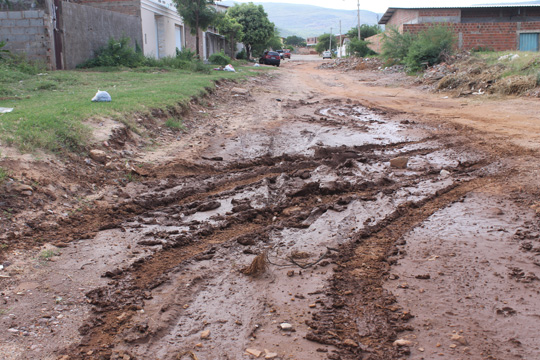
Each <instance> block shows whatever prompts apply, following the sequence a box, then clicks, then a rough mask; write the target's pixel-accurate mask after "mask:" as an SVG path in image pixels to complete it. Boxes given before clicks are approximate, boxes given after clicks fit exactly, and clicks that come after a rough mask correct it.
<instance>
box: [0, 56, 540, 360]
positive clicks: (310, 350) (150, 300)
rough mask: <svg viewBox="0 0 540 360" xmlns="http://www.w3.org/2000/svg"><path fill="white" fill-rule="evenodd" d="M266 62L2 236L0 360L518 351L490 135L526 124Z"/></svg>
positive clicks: (518, 214) (504, 198) (511, 265)
mask: <svg viewBox="0 0 540 360" xmlns="http://www.w3.org/2000/svg"><path fill="white" fill-rule="evenodd" d="M282 68H283V69H282V70H280V72H279V73H275V74H274V75H272V77H271V78H270V79H264V80H263V79H253V80H252V81H251V82H250V83H249V84H247V85H245V87H246V89H236V90H233V89H232V86H228V85H224V86H222V89H218V91H217V93H216V94H214V95H213V96H211V97H209V98H207V99H205V101H206V102H207V104H206V105H207V106H206V107H204V108H202V107H201V108H198V109H197V110H196V111H194V112H192V113H191V115H190V117H189V121H188V124H189V132H188V133H187V134H184V133H169V134H166V133H164V134H163V135H162V136H163V137H162V138H159V137H158V138H156V141H158V143H159V144H161V146H160V147H157V148H156V149H150V150H153V151H150V152H143V151H142V150H141V151H138V150H136V149H137V147H136V144H137V139H136V138H130V137H129V136H132V135H129V136H126V137H125V140H124V144H123V145H122V146H121V147H119V148H118V149H115V150H117V151H126V150H127V151H133V154H131V156H132V157H131V158H130V161H129V169H128V170H127V171H126V170H123V169H122V171H120V170H118V172H115V171H109V172H107V171H106V169H105V167H106V164H102V165H98V164H94V166H91V167H90V168H91V169H92V173H91V174H95V175H94V176H93V177H90V176H89V175H88V176H89V177H88V178H86V177H81V181H80V182H76V179H77V175H76V174H77V172H75V169H77V168H75V169H73V171H74V173H73V174H74V175H73V177H72V178H67V177H66V179H68V180H67V181H74V183H75V185H77V186H79V189H86V188H87V187H88V189H89V190H88V192H87V193H85V192H84V191H79V192H77V189H75V188H74V189H73V190H72V191H73V195H72V194H70V193H67V192H66V193H65V195H66V196H67V197H68V198H70V196H75V194H78V196H80V197H81V200H77V201H80V202H83V203H86V202H90V203H91V204H92V205H91V206H84V207H81V209H80V210H77V212H75V213H72V214H67V216H62V217H58V216H56V217H55V216H52V215H53V214H51V218H50V219H48V222H47V223H42V222H40V221H36V222H35V223H36V224H37V225H35V226H33V227H32V226H29V225H27V226H29V228H28V229H27V230H25V231H20V230H13V231H12V233H14V234H15V235H11V236H10V237H9V238H8V239H9V241H10V242H9V245H10V246H11V247H12V249H10V250H12V251H6V250H5V251H4V253H3V254H4V259H3V263H2V264H3V266H4V268H3V269H2V270H0V276H1V278H0V281H1V286H2V298H1V301H2V302H3V304H2V305H0V310H1V312H0V322H1V323H2V325H3V327H4V328H6V329H8V331H6V332H3V333H1V334H0V339H1V341H0V343H1V344H2V345H0V354H1V355H2V356H3V357H5V358H6V359H36V358H40V359H63V360H67V359H162V360H164V359H213V358H219V359H250V358H256V357H259V358H263V357H265V358H268V359H271V358H274V359H298V360H308V359H309V360H314V359H333V360H336V359H343V360H345V359H359V358H363V359H399V358H407V357H409V356H411V355H412V358H434V357H441V358H447V359H459V358H468V359H484V358H489V357H491V358H508V356H511V357H512V358H514V357H515V358H519V357H521V358H535V357H537V355H538V354H539V353H538V349H537V348H536V344H535V338H534V334H536V333H538V330H540V329H538V322H537V321H536V317H537V316H538V315H537V313H536V310H535V309H536V308H538V305H539V304H538V300H537V296H536V290H535V286H536V285H537V281H538V277H537V276H536V273H537V272H538V271H537V265H535V264H536V263H537V262H538V261H537V254H538V252H537V248H538V247H539V245H538V233H539V232H540V227H539V221H538V217H537V216H536V214H535V210H534V209H536V206H537V205H538V204H537V203H536V200H537V198H538V191H537V186H536V185H538V179H537V178H536V176H535V175H534V174H535V173H534V171H535V170H534V169H535V168H536V167H537V164H538V161H537V160H536V156H535V154H536V149H535V148H533V147H529V149H526V148H524V147H518V146H517V145H516V142H515V141H513V140H515V139H512V141H508V140H509V138H513V137H512V136H511V135H508V134H507V135H506V136H501V134H500V131H501V130H500V129H498V127H497V126H503V125H504V126H508V127H511V125H513V123H512V121H519V120H520V119H522V117H526V116H528V113H527V109H521V110H520V112H519V113H517V114H515V113H513V116H514V117H513V118H512V119H509V118H507V117H506V116H507V115H508V114H509V113H508V112H501V111H502V110H501V109H504V106H508V107H509V108H510V105H504V104H499V103H497V104H473V103H468V104H467V105H466V106H461V105H460V103H458V102H457V101H456V100H455V99H440V96H435V95H432V94H424V93H421V92H419V91H418V90H417V89H415V88H412V87H408V88H407V87H402V88H396V87H394V85H395V83H396V82H395V81H394V80H396V79H398V76H399V75H398V74H391V75H388V76H387V77H382V78H381V77H380V75H378V74H377V73H375V72H370V71H364V72H360V73H357V74H353V75H350V73H348V74H347V75H344V74H341V73H337V72H332V71H323V70H315V69H314V68H315V65H309V64H301V63H295V62H286V63H285V66H283V67H282ZM268 82H276V83H279V84H287V86H286V87H282V88H280V89H279V90H278V89H277V88H273V87H268V86H267V84H268ZM244 90H245V91H244ZM482 106H483V107H482ZM487 108H491V110H490V111H491V113H498V117H497V118H496V120H495V121H493V122H489V121H488V120H492V119H487V118H485V117H486V116H489V115H490V114H491V113H485V112H484V109H487ZM473 114H474V116H469V115H473ZM497 121H499V123H497ZM465 123H466V124H467V125H470V126H464V125H463V124H465ZM531 126H534V125H531ZM479 129H480V130H479ZM531 129H532V128H529V130H531ZM520 134H521V133H520ZM521 135H522V136H523V137H521V138H519V139H517V140H518V142H521V143H522V144H528V141H529V140H533V139H535V136H537V135H536V134H532V133H527V132H525V131H524V132H523V133H522V134H521ZM113 149H114V148H113ZM105 151H106V155H107V156H111V155H112V154H115V152H114V151H113V150H111V149H105ZM159 159H162V160H159ZM139 165H142V166H139ZM85 166H89V165H86V162H85V163H84V165H83V163H81V164H80V168H78V169H79V171H82V169H86V168H85ZM66 168H69V167H66ZM531 170H534V171H531ZM66 171H67V170H66ZM65 173H66V172H62V173H61V174H65ZM83 173H88V170H85V171H83ZM99 174H101V175H102V178H103V180H102V181H101V182H99V181H98V179H99ZM126 174H130V175H128V177H130V178H129V179H127V180H129V181H121V179H122V178H124V179H126ZM85 179H89V180H88V181H86V180H85ZM51 183H52V182H51ZM85 184H86V185H85ZM92 184H93V185H92ZM39 188H41V187H39V186H33V187H32V189H31V190H30V189H26V190H21V191H31V192H32V193H31V194H22V195H10V197H9V201H20V202H21V209H24V205H23V204H24V202H23V201H26V200H30V202H32V203H33V204H34V205H33V206H40V202H39V200H40V199H41V198H40V196H41V194H42V192H41V191H36V190H37V189H39ZM90 189H91V190H90ZM12 194H13V193H12ZM23 195H25V196H26V197H23ZM95 195H98V197H97V198H94V196H95ZM45 196H47V195H45ZM62 197H63V196H62ZM63 198H64V199H66V198H65V197H63ZM34 200H37V201H34ZM43 200H46V199H45V198H43ZM49 200H50V201H54V200H52V198H50V199H49ZM63 201H64V200H60V201H59V202H63ZM66 201H74V199H72V198H70V199H69V200H68V199H66ZM43 203H45V202H43ZM57 205H58V206H59V204H57ZM64 206H65V205H64ZM531 206H532V208H531ZM43 211H44V212H46V211H47V209H46V208H44V210H43ZM23 213H24V212H23V211H22V210H21V212H20V213H19V214H20V215H19V216H20V217H18V218H17V217H15V218H12V220H14V219H18V220H21V219H25V218H24V217H23V216H22V214H23ZM25 221H26V222H28V220H25ZM52 222H55V223H56V225H54V224H53V223H52ZM17 231H18V232H17ZM40 242H46V243H47V244H48V245H47V246H46V247H45V248H43V249H42V248H36V246H38V245H31V244H40ZM54 245H56V246H54ZM59 246H61V247H59ZM25 248H26V249H27V250H24V249H25ZM13 249H15V250H16V251H13ZM514 320H519V321H514Z"/></svg>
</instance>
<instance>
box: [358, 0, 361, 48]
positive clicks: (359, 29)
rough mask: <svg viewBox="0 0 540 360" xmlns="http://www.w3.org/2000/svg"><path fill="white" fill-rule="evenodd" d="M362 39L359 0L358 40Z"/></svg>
mask: <svg viewBox="0 0 540 360" xmlns="http://www.w3.org/2000/svg"><path fill="white" fill-rule="evenodd" d="M360 39H361V38H360V0H358V40H360Z"/></svg>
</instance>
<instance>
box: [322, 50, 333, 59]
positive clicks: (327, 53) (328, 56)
mask: <svg viewBox="0 0 540 360" xmlns="http://www.w3.org/2000/svg"><path fill="white" fill-rule="evenodd" d="M322 58H323V59H331V58H332V53H331V52H330V51H329V50H326V51H323V53H322Z"/></svg>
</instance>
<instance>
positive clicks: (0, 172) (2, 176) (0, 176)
mask: <svg viewBox="0 0 540 360" xmlns="http://www.w3.org/2000/svg"><path fill="white" fill-rule="evenodd" d="M8 176H9V173H8V171H7V170H6V169H4V168H3V167H0V185H1V184H2V183H3V182H4V181H6V179H7V178H8Z"/></svg>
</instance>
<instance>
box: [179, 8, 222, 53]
mask: <svg viewBox="0 0 540 360" xmlns="http://www.w3.org/2000/svg"><path fill="white" fill-rule="evenodd" d="M174 2H175V3H176V8H177V9H178V14H180V16H181V17H182V18H183V19H184V23H185V24H186V25H187V26H189V28H190V29H191V35H195V53H196V54H197V56H199V53H200V52H199V29H201V30H203V31H205V30H206V29H207V28H208V26H209V25H210V24H212V22H213V21H214V20H215V18H216V11H215V9H214V8H213V7H211V6H210V5H213V4H214V0H174Z"/></svg>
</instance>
